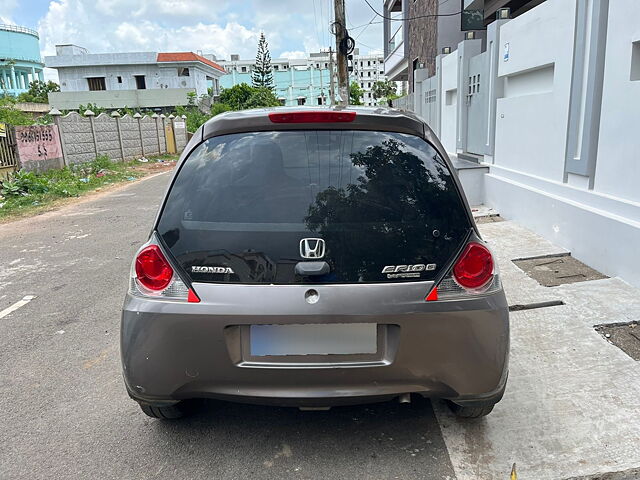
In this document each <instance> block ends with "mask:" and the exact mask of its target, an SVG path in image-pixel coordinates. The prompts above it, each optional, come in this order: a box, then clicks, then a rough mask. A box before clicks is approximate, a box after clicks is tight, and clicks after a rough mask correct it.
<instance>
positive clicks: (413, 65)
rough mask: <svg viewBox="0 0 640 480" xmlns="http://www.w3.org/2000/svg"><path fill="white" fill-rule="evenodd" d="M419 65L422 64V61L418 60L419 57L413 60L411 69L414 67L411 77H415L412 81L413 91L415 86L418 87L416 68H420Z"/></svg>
mask: <svg viewBox="0 0 640 480" xmlns="http://www.w3.org/2000/svg"><path fill="white" fill-rule="evenodd" d="M419 66H420V62H418V59H417V58H415V59H414V60H413V63H412V67H411V69H412V70H411V77H412V79H413V81H412V82H411V91H412V92H414V91H415V88H416V70H417V69H418V68H419Z"/></svg>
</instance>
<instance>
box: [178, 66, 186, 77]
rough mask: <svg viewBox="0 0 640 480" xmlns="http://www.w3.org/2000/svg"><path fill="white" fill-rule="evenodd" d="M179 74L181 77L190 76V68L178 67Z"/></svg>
mask: <svg viewBox="0 0 640 480" xmlns="http://www.w3.org/2000/svg"><path fill="white" fill-rule="evenodd" d="M178 76H179V77H188V76H189V69H188V68H187V67H180V68H178Z"/></svg>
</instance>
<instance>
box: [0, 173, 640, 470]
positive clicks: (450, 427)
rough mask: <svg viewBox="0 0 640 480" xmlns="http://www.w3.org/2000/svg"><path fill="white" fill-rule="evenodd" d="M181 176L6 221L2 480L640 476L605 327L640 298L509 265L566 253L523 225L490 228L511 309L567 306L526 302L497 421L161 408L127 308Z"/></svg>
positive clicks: (0, 371) (637, 427)
mask: <svg viewBox="0 0 640 480" xmlns="http://www.w3.org/2000/svg"><path fill="white" fill-rule="evenodd" d="M168 178H169V177H168V175H167V174H162V175H159V176H155V177H151V178H148V179H145V180H143V181H140V182H136V183H134V184H131V185H129V186H127V187H126V188H123V189H119V190H117V191H114V192H111V193H108V194H103V195H101V196H98V197H95V198H92V199H89V200H85V201H82V202H80V203H78V204H77V205H74V206H71V207H67V208H64V209H62V210H60V211H57V212H52V213H48V214H45V215H42V216H39V217H36V218H33V219H27V220H22V221H19V222H14V223H11V224H7V225H2V226H0V317H1V318H0V332H1V335H0V388H1V395H0V425H2V428H0V478H2V479H3V480H4V479H14V478H15V479H17V478H31V479H36V478H47V479H49V478H83V479H84V478H101V479H111V478H113V479H128V478H135V479H140V478H172V479H173V478H180V479H182V478H251V479H256V478H304V479H315V478H318V479H320V478H322V479H326V478H332V479H334V478H336V479H337V478H340V479H342V478H345V479H359V478H374V479H388V478H400V479H413V478H434V479H456V478H457V479H459V480H462V479H494V478H496V479H500V478H504V479H508V478H509V473H510V471H511V467H512V464H513V463H516V465H517V471H518V475H519V476H518V478H520V479H535V480H541V479H566V478H571V477H579V476H581V475H591V474H597V473H602V472H622V473H618V474H616V476H614V477H607V478H636V477H635V475H636V473H637V472H638V471H634V470H633V469H634V468H638V467H640V400H639V399H640V367H639V365H638V362H636V361H634V360H632V359H631V358H630V357H628V356H626V355H625V354H624V353H623V352H622V351H620V350H619V349H618V348H617V347H615V346H614V345H611V344H609V343H608V342H607V341H606V340H605V339H604V338H602V337H601V336H600V335H599V334H598V333H597V332H595V330H594V329H593V325H596V324H602V323H615V322H621V321H630V319H634V318H635V319H636V320H637V319H640V295H639V294H638V293H639V292H638V291H637V290H636V289H633V288H631V287H629V286H628V285H626V284H624V283H623V282H621V281H619V280H617V279H606V280H598V281H595V282H584V283H582V284H574V285H564V286H560V287H554V288H546V287H542V286H540V285H538V284H537V282H535V280H532V279H530V278H529V277H527V276H526V275H525V274H524V272H522V271H521V270H519V269H518V268H517V267H515V265H514V264H513V263H512V262H511V259H513V258H521V257H527V256H536V255H543V254H547V253H554V252H558V251H559V249H557V248H556V247H554V246H553V245H551V244H549V243H548V242H545V241H544V240H542V239H541V238H539V237H537V236H536V235H534V234H532V233H531V232H528V231H527V230H525V229H523V228H521V227H519V226H518V225H516V224H513V223H512V222H498V223H490V224H486V225H482V226H481V228H482V231H483V234H484V235H485V237H486V238H487V239H489V241H490V242H492V244H493V246H494V249H495V251H496V252H497V255H498V257H499V259H500V267H501V269H502V274H503V280H504V283H505V286H506V289H507V295H508V297H509V300H510V303H511V304H515V303H518V304H529V303H534V302H538V301H545V300H550V299H561V300H562V301H564V303H565V305H563V306H559V307H548V308H539V309H535V310H525V311H522V312H514V313H513V315H512V324H513V339H512V341H513V349H512V361H511V374H510V383H509V387H508V390H507V393H506V395H505V398H504V400H503V402H501V403H500V404H499V405H498V406H497V407H496V409H495V411H494V413H493V414H492V415H490V416H489V417H488V418H486V419H483V420H479V421H466V422H462V421H459V420H457V419H455V418H454V417H453V416H451V415H450V414H449V413H448V411H447V410H446V408H445V407H444V404H443V403H442V402H434V407H432V405H431V402H428V401H422V402H414V403H413V404H411V405H400V404H397V403H389V404H377V405H369V406H362V407H344V408H335V409H332V410H331V411H329V412H300V411H298V410H295V409H283V408H271V407H269V408H268V407H256V406H246V405H233V404H225V403H222V402H213V401H207V402H204V401H203V402H201V403H199V404H198V406H197V412H196V414H195V415H194V416H193V417H191V418H188V419H186V420H184V421H178V422H161V421H154V420H151V419H148V418H147V417H145V416H144V415H143V414H142V413H141V412H140V411H139V410H138V407H137V406H136V405H135V404H134V403H133V402H132V401H131V400H129V398H128V397H127V396H126V393H125V390H124V386H123V384H122V380H121V375H120V361H119V352H118V323H119V310H120V306H121V302H122V298H123V295H124V292H125V290H126V287H127V278H128V271H129V267H130V261H131V258H132V255H133V253H134V252H135V250H136V249H137V248H138V246H139V245H140V244H141V243H143V242H144V241H145V239H146V236H147V234H148V229H149V226H150V225H151V222H152V219H153V216H154V214H155V211H156V209H157V206H158V202H159V200H160V197H161V195H162V193H163V191H164V188H165V186H166V182H167V180H168ZM30 297H35V298H30ZM3 312H4V313H3ZM434 409H435V414H434ZM596 478H597V477H596Z"/></svg>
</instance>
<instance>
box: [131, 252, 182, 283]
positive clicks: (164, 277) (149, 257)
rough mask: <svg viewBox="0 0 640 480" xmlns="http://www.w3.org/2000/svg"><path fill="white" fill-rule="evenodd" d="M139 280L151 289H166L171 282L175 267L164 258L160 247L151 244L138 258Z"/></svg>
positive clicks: (137, 273)
mask: <svg viewBox="0 0 640 480" xmlns="http://www.w3.org/2000/svg"><path fill="white" fill-rule="evenodd" d="M136 275H137V277H138V281H139V282H140V283H141V284H142V285H143V286H145V287H146V288H148V289H149V290H164V289H165V288H167V287H168V286H169V283H171V278H172V277H173V269H172V268H171V266H170V265H169V262H167V260H166V259H165V258H164V255H162V252H161V251H160V247H158V246H157V245H149V246H148V247H147V248H145V249H144V250H142V251H141V252H140V253H139V254H138V258H136Z"/></svg>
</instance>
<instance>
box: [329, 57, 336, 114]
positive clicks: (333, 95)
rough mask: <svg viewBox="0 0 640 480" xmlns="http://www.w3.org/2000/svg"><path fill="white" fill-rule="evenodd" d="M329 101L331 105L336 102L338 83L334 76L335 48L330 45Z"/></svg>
mask: <svg viewBox="0 0 640 480" xmlns="http://www.w3.org/2000/svg"><path fill="white" fill-rule="evenodd" d="M329 102H331V103H330V104H331V106H334V105H335V104H336V85H335V79H334V78H333V50H331V47H329Z"/></svg>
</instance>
